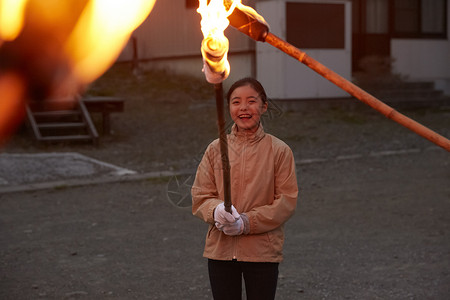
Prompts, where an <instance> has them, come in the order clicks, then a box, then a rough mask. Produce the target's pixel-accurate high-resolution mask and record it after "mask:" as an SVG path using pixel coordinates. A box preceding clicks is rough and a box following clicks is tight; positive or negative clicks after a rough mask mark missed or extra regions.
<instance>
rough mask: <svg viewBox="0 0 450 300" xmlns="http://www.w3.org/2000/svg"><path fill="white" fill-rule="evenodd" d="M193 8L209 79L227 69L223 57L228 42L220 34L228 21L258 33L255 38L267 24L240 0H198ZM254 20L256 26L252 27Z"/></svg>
mask: <svg viewBox="0 0 450 300" xmlns="http://www.w3.org/2000/svg"><path fill="white" fill-rule="evenodd" d="M234 11H237V12H238V13H237V14H236V16H232V15H234ZM197 12H198V13H199V14H200V15H201V16H202V20H201V29H202V33H203V41H202V46H201V50H202V56H203V72H204V73H205V76H206V80H207V81H208V82H209V83H214V84H216V83H220V82H222V81H223V80H225V79H226V78H227V77H228V75H229V73H230V64H229V62H228V58H227V56H228V48H229V43H228V39H227V38H226V37H225V35H224V31H225V29H226V28H227V27H228V25H229V24H230V21H231V20H232V25H233V26H234V27H236V28H237V29H238V30H240V31H243V32H244V33H246V34H249V33H250V35H254V34H257V35H259V36H261V37H259V38H258V40H260V39H262V38H263V36H265V34H267V32H268V28H269V25H268V24H267V23H266V21H265V20H264V18H263V17H262V16H260V15H259V14H258V13H257V12H256V11H255V10H254V9H253V8H251V7H249V6H245V5H243V4H242V3H241V0H210V1H208V0H199V8H198V9H197ZM255 23H257V24H258V25H257V27H258V28H257V27H253V26H254V24H255ZM252 31H255V32H252Z"/></svg>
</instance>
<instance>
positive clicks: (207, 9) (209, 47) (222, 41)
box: [197, 0, 234, 213]
mask: <svg viewBox="0 0 450 300" xmlns="http://www.w3.org/2000/svg"><path fill="white" fill-rule="evenodd" d="M233 8H234V7H232V8H228V9H227V8H225V7H224V6H223V2H222V0H211V1H209V3H207V0H199V7H198V9H197V11H198V12H199V13H200V14H201V16H202V21H201V27H202V33H203V41H202V45H201V51H202V57H203V72H204V73H205V77H206V80H207V81H208V82H209V83H211V84H214V90H215V96H216V109H217V127H218V130H219V142H220V156H221V162H222V175H223V189H224V206H225V210H226V211H227V212H229V213H231V187H230V162H229V158H228V140H227V133H226V128H225V117H224V99H223V85H222V82H223V80H225V79H226V78H227V77H228V74H229V73H230V64H229V62H228V59H227V54H228V39H227V38H226V37H225V35H224V30H225V29H226V28H227V27H228V25H229V21H228V19H227V17H228V16H229V14H230V13H231V12H232V11H233Z"/></svg>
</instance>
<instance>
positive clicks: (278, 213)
mask: <svg viewBox="0 0 450 300" xmlns="http://www.w3.org/2000/svg"><path fill="white" fill-rule="evenodd" d="M219 146H220V145H219V140H218V139H217V140H215V141H213V142H212V143H211V144H210V145H209V146H208V148H207V149H206V152H205V154H204V156H203V159H202V161H201V162H200V164H199V167H198V170H197V175H196V178H195V181H194V184H193V187H192V213H193V214H194V215H195V216H197V217H199V218H200V219H202V220H204V221H205V222H207V223H209V229H208V233H207V236H206V243H205V250H204V253H203V256H205V257H207V258H210V259H216V260H232V259H237V260H239V261H248V262H280V261H282V259H283V254H282V250H283V242H284V223H285V222H286V221H287V220H288V219H289V218H290V217H291V216H292V214H293V213H294V211H295V208H296V205H297V196H298V186H297V178H296V173H295V163H294V156H293V154H292V151H291V149H290V148H289V146H287V145H286V144H285V143H284V142H283V141H281V140H280V139H278V138H276V137H274V136H272V135H270V134H266V133H265V132H264V130H263V128H262V126H260V127H259V129H258V130H257V132H255V133H254V134H251V135H248V134H243V133H241V132H238V131H237V129H236V125H234V126H233V128H232V131H231V134H229V135H228V152H229V160H230V166H231V171H230V174H231V201H232V204H233V205H234V207H235V208H236V210H237V211H238V212H239V213H245V215H246V216H247V217H248V220H249V230H248V234H243V235H239V236H228V235H225V234H224V233H223V232H221V231H219V230H218V229H217V228H216V227H215V226H214V216H213V213H214V209H215V207H216V206H217V205H218V204H220V203H221V202H222V201H223V198H224V196H223V180H222V169H221V167H222V162H221V157H220V148H219Z"/></svg>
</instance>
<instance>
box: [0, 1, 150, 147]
mask: <svg viewBox="0 0 450 300" xmlns="http://www.w3.org/2000/svg"><path fill="white" fill-rule="evenodd" d="M155 1H156V0H133V1H128V0H113V1H112V0H63V1H61V0H45V1H43V0H0V89H1V90H0V95H3V96H7V97H9V99H7V98H5V97H2V98H1V99H0V102H1V103H0V108H1V110H0V144H1V142H2V140H3V138H4V136H5V135H6V134H5V133H4V130H3V129H4V128H6V127H7V125H6V123H5V122H6V121H5V120H13V119H14V120H15V118H13V117H12V116H9V115H10V114H13V113H14V111H16V112H18V111H21V110H20V109H16V108H14V107H15V103H16V104H17V103H20V104H21V105H22V106H24V105H25V104H26V101H25V100H28V99H32V100H46V99H47V98H58V97H65V96H67V95H71V94H74V93H80V92H82V91H83V89H84V88H85V87H86V85H87V84H89V83H90V82H92V81H94V80H95V79H97V78H98V77H99V76H101V75H102V74H103V73H104V72H105V71H106V70H107V69H108V68H109V67H110V66H111V65H112V64H113V63H114V61H115V60H116V59H117V57H118V56H119V55H120V52H121V51H122V49H123V47H124V46H125V44H126V43H127V41H128V40H129V38H130V36H131V34H132V32H133V31H134V30H135V29H136V28H137V27H138V26H139V25H140V24H141V23H142V22H143V21H144V20H145V19H146V18H147V16H148V15H149V13H150V11H151V10H152V8H153V6H154V4H155ZM12 78H16V79H17V80H16V79H14V80H13V79H12ZM11 82H20V84H11ZM6 83H8V84H6ZM13 89H22V90H21V91H18V90H17V91H14V90H13ZM18 95H21V97H22V98H20V99H19V98H18ZM6 107H9V109H6ZM17 115H19V113H17Z"/></svg>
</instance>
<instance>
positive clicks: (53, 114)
mask: <svg viewBox="0 0 450 300" xmlns="http://www.w3.org/2000/svg"><path fill="white" fill-rule="evenodd" d="M79 115H80V112H78V111H76V110H55V111H42V112H33V116H35V117H66V116H79Z"/></svg>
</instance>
